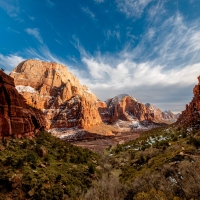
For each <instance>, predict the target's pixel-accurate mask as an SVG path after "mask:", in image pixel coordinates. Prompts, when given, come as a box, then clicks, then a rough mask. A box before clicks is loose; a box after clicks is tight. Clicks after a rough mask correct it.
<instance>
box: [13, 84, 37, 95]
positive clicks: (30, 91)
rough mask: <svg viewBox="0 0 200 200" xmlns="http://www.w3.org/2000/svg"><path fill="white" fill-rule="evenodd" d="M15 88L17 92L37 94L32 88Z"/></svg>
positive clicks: (18, 86) (22, 86)
mask: <svg viewBox="0 0 200 200" xmlns="http://www.w3.org/2000/svg"><path fill="white" fill-rule="evenodd" d="M15 88H16V89H17V91H18V92H29V93H38V91H37V90H35V89H34V88H32V87H31V86H24V85H16V86H15Z"/></svg>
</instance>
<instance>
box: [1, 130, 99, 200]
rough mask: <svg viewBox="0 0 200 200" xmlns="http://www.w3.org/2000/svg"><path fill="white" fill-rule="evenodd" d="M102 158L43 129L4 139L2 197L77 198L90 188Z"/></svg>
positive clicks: (2, 143)
mask: <svg viewBox="0 0 200 200" xmlns="http://www.w3.org/2000/svg"><path fill="white" fill-rule="evenodd" d="M97 162H98V157H97V155H96V154H94V153H93V152H91V151H89V150H87V149H82V148H80V147H76V146H73V145H71V144H69V143H66V142H63V141H61V140H60V139H58V138H55V137H53V136H51V135H50V134H49V133H47V132H40V133H39V134H38V135H37V136H36V138H35V139H32V140H30V139H10V140H4V141H1V142H0V199H1V200H3V199H4V200H5V199H39V200H42V199H48V200H50V199H76V197H78V196H79V195H80V194H81V193H84V192H86V191H87V189H88V188H89V187H91V185H92V180H95V179H97V178H98V176H99V175H98V173H97V172H96V170H95V166H96V165H97Z"/></svg>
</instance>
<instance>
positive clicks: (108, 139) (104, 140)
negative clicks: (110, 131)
mask: <svg viewBox="0 0 200 200" xmlns="http://www.w3.org/2000/svg"><path fill="white" fill-rule="evenodd" d="M142 132H143V131H142V130H136V131H133V132H131V131H130V132H122V133H116V134H115V135H113V136H103V135H97V134H96V135H95V136H94V134H91V133H86V134H85V137H83V138H82V139H79V140H76V141H70V143H72V144H74V145H76V146H80V147H84V148H87V149H90V150H92V151H95V152H101V151H103V150H104V149H106V148H108V147H109V146H115V145H117V144H123V143H124V142H127V141H130V140H134V139H136V138H138V137H140V135H141V133H142Z"/></svg>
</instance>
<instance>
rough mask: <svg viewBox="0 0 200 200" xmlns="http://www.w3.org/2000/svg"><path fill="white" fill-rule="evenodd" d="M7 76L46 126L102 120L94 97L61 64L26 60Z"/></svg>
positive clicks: (93, 123)
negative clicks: (39, 110) (43, 120)
mask: <svg viewBox="0 0 200 200" xmlns="http://www.w3.org/2000/svg"><path fill="white" fill-rule="evenodd" d="M10 75H11V76H12V77H13V78H14V81H15V85H16V89H17V90H18V91H19V93H20V94H22V95H23V96H24V98H25V99H26V100H27V102H28V104H30V105H31V106H33V107H35V108H38V109H41V110H42V111H43V112H44V114H45V117H46V119H47V123H48V126H47V128H62V127H67V128H71V127H79V128H88V127H90V126H93V125H96V124H99V123H101V122H102V120H101V117H100V115H99V113H98V110H97V107H96V102H97V97H96V96H95V95H94V94H93V93H92V92H91V91H90V90H89V88H87V87H86V86H82V85H81V84H80V82H79V80H78V79H77V78H76V77H75V76H74V75H73V74H71V73H70V72H69V71H68V69H67V68H66V67H65V66H63V65H61V64H57V63H53V62H43V61H39V60H26V61H24V62H22V63H20V64H19V65H18V66H17V67H16V68H15V69H14V70H13V71H12V72H11V74H10Z"/></svg>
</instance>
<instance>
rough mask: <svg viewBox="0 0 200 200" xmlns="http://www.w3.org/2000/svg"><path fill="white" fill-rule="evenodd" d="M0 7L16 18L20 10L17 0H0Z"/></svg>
mask: <svg viewBox="0 0 200 200" xmlns="http://www.w3.org/2000/svg"><path fill="white" fill-rule="evenodd" d="M0 7H1V8H2V9H3V10H5V11H6V13H7V14H8V15H9V16H10V17H13V18H16V17H17V15H18V14H19V12H20V7H19V3H18V1H17V0H6V1H5V0H0Z"/></svg>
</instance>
